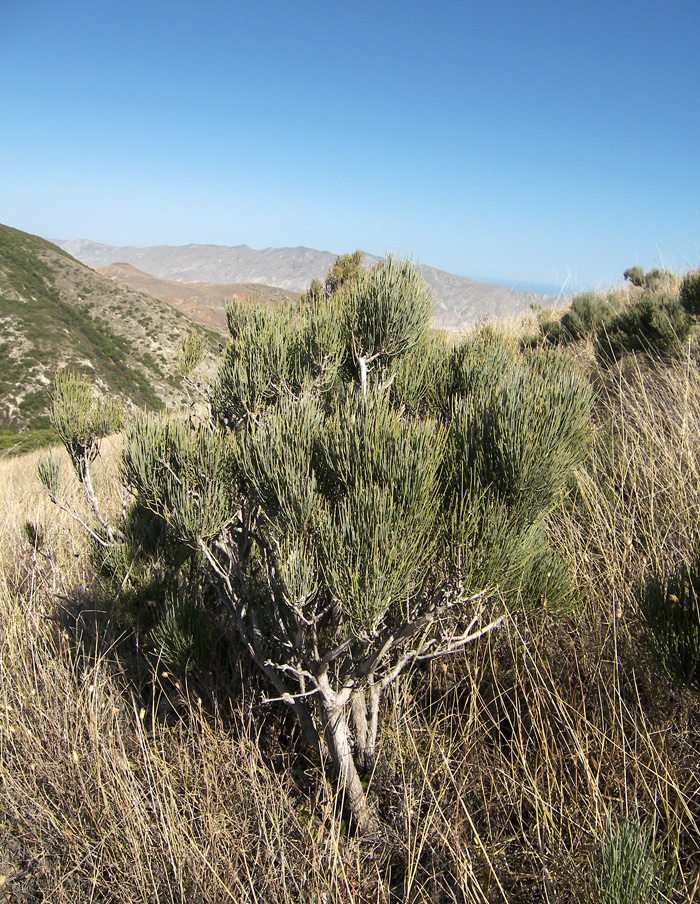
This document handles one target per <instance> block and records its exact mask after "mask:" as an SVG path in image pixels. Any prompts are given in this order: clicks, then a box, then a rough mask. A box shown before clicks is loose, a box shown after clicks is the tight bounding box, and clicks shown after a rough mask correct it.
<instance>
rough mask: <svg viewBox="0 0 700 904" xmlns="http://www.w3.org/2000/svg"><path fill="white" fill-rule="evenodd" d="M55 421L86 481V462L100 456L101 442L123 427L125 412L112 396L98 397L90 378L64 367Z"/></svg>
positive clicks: (54, 398)
mask: <svg viewBox="0 0 700 904" xmlns="http://www.w3.org/2000/svg"><path fill="white" fill-rule="evenodd" d="M51 424H52V426H53V427H54V429H55V430H56V432H57V433H58V435H59V436H60V438H61V441H62V442H63V444H64V445H65V447H66V449H67V451H68V454H69V455H70V459H71V461H72V463H73V466H74V467H75V469H76V472H77V474H78V477H79V478H80V479H81V480H82V479H83V477H84V475H85V467H86V464H87V463H89V462H90V461H93V460H94V459H95V457H96V455H97V451H98V444H99V441H100V440H101V439H102V438H103V437H105V436H109V435H110V434H112V433H116V432H117V431H118V430H119V429H120V427H121V425H122V414H121V409H120V407H119V406H118V405H117V404H116V403H115V402H114V401H113V400H112V399H109V398H98V397H97V396H96V394H95V387H94V385H93V382H92V380H91V379H90V378H89V377H86V376H84V375H83V374H77V373H74V372H72V371H67V370H63V371H59V372H58V373H57V374H56V377H55V379H54V383H53V389H52V393H51Z"/></svg>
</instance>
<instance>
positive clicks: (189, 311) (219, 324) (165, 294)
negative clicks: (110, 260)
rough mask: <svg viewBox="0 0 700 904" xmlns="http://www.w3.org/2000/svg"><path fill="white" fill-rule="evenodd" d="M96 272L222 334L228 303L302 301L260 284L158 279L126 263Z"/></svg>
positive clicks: (295, 296) (292, 295) (224, 328)
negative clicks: (167, 305)
mask: <svg viewBox="0 0 700 904" xmlns="http://www.w3.org/2000/svg"><path fill="white" fill-rule="evenodd" d="M97 272H98V273H101V274H102V275H103V276H106V277H108V278H109V279H113V280H114V281H115V282H117V283H119V284H120V285H122V286H130V287H131V288H132V289H137V290H138V291H139V292H145V293H146V294H148V295H152V296H153V297H154V298H159V299H160V300H161V301H166V302H167V303H168V304H171V305H172V306H173V307H175V308H177V310H178V311H180V312H181V313H182V314H184V315H185V316H186V317H189V318H190V320H193V321H195V322H196V323H201V324H204V326H208V327H209V328H210V329H213V330H217V331H218V332H221V333H226V302H227V301H228V300H229V299H232V298H246V297H254V298H259V299H261V300H262V301H269V302H273V303H274V302H278V301H281V300H282V299H284V298H290V297H294V298H298V297H299V296H298V293H297V292H292V291H287V290H284V289H279V288H276V287H274V286H264V285H260V284H259V283H230V284H225V285H212V284H210V283H185V282H180V281H178V280H172V279H158V277H156V276H151V275H150V274H148V273H144V272H143V270H139V269H138V267H133V266H132V265H131V264H125V263H123V262H118V263H116V264H108V265H107V266H106V267H98V268H97Z"/></svg>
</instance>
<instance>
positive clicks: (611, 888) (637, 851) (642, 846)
mask: <svg viewBox="0 0 700 904" xmlns="http://www.w3.org/2000/svg"><path fill="white" fill-rule="evenodd" d="M590 867H591V886H592V888H591V891H592V893H591V892H589V894H588V897H587V900H588V901H591V902H595V904H657V902H658V904H661V902H663V901H669V900H670V898H669V897H668V895H669V894H670V892H671V890H672V887H673V879H672V876H669V875H668V873H667V871H666V870H665V868H664V860H663V857H662V856H661V853H660V852H659V850H658V847H657V845H656V844H655V839H654V835H653V832H652V829H651V827H650V826H643V825H641V823H640V822H638V821H637V820H627V819H625V820H622V821H621V822H620V823H619V824H618V825H612V824H611V825H610V827H609V828H608V831H607V833H606V836H605V838H604V839H603V842H602V844H601V846H600V850H599V853H598V856H597V857H594V858H592V860H591V864H590Z"/></svg>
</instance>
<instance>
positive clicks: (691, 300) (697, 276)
mask: <svg viewBox="0 0 700 904" xmlns="http://www.w3.org/2000/svg"><path fill="white" fill-rule="evenodd" d="M680 298H681V305H682V306H683V310H684V311H685V312H686V314H690V316H691V317H698V316H700V270H692V271H691V272H690V273H686V275H685V276H684V277H683V281H682V282H681V289H680Z"/></svg>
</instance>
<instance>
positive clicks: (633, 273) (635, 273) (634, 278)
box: [623, 267, 644, 288]
mask: <svg viewBox="0 0 700 904" xmlns="http://www.w3.org/2000/svg"><path fill="white" fill-rule="evenodd" d="M623 276H624V277H625V279H628V280H629V281H630V282H631V283H632V285H633V286H638V287H639V288H641V287H642V286H643V285H644V270H642V268H641V267H629V268H628V269H627V270H625V272H624V273H623Z"/></svg>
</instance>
